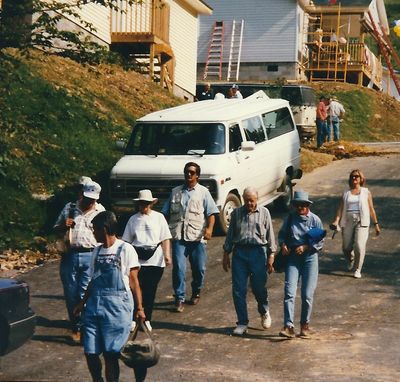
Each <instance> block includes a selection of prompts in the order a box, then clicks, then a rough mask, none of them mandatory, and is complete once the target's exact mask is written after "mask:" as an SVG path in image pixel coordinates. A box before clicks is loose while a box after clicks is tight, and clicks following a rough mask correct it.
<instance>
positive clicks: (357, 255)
mask: <svg viewBox="0 0 400 382" xmlns="http://www.w3.org/2000/svg"><path fill="white" fill-rule="evenodd" d="M368 233H369V227H361V226H360V215H359V214H354V213H351V212H347V213H346V225H345V226H344V227H343V228H342V249H343V253H344V256H345V257H346V259H347V260H348V261H349V262H350V261H352V260H353V259H354V268H355V270H357V271H359V272H361V268H362V266H363V263H364V258H365V250H366V246H367V240H368Z"/></svg>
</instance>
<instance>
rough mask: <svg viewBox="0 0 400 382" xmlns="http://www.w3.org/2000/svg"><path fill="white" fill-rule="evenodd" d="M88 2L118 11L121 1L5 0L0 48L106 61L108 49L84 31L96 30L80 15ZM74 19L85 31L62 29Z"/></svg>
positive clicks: (0, 18)
mask: <svg viewBox="0 0 400 382" xmlns="http://www.w3.org/2000/svg"><path fill="white" fill-rule="evenodd" d="M142 1H143V0H126V3H128V4H129V5H131V4H133V3H140V2H142ZM89 3H92V4H98V5H100V6H103V7H107V8H109V9H115V10H118V9H119V8H118V0H64V1H61V0H4V1H3V8H2V9H1V10H0V49H3V48H6V47H14V48H18V49H20V50H21V51H23V52H25V53H27V52H29V49H31V48H38V49H41V50H43V51H46V52H48V53H57V54H62V55H64V56H68V57H71V58H73V59H75V60H78V61H81V62H93V61H94V62H99V61H101V60H103V59H104V57H106V56H108V49H107V48H106V47H104V46H101V45H100V44H98V43H96V42H94V41H93V40H92V39H91V38H90V36H89V34H87V33H84V31H83V29H84V30H86V31H88V32H95V31H96V30H95V28H94V26H93V24H92V23H90V22H88V21H86V20H84V19H83V18H82V16H81V13H80V11H81V10H82V7H84V6H85V5H87V4H89ZM71 17H72V18H73V19H74V20H75V21H76V22H77V23H78V24H79V25H80V26H81V27H82V30H78V31H77V30H66V29H63V28H62V27H61V21H62V20H63V19H65V18H71Z"/></svg>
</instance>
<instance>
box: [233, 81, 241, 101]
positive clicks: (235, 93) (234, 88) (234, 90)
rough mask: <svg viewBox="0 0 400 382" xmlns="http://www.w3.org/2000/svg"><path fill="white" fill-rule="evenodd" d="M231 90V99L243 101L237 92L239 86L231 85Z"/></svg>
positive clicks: (238, 91)
mask: <svg viewBox="0 0 400 382" xmlns="http://www.w3.org/2000/svg"><path fill="white" fill-rule="evenodd" d="M231 89H232V97H231V98H237V99H243V96H242V93H241V92H240V90H239V85H236V84H233V85H232V88H231Z"/></svg>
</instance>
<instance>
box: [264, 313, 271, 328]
mask: <svg viewBox="0 0 400 382" xmlns="http://www.w3.org/2000/svg"><path fill="white" fill-rule="evenodd" d="M271 324H272V320H271V315H270V314H269V311H267V312H266V313H264V314H262V315H261V326H262V327H263V328H264V329H269V328H270V327H271Z"/></svg>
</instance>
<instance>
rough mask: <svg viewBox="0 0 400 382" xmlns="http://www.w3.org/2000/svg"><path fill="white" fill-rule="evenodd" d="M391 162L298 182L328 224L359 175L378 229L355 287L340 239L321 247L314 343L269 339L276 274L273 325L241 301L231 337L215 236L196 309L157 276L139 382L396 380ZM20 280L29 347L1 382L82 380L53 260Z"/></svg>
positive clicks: (397, 307)
mask: <svg viewBox="0 0 400 382" xmlns="http://www.w3.org/2000/svg"><path fill="white" fill-rule="evenodd" d="M398 163H399V156H398V155H394V156H393V155H392V156H389V155H388V156H386V157H369V158H354V159H350V160H342V161H336V162H334V163H332V164H331V165H329V166H327V167H323V168H319V169H317V170H315V171H314V172H312V173H311V174H308V175H306V176H305V177H304V179H302V180H301V182H300V183H299V185H298V186H297V187H298V188H300V187H301V188H304V189H306V190H307V191H309V192H310V194H311V198H312V199H313V200H314V201H315V204H314V208H313V210H314V211H315V212H317V213H318V214H319V215H320V216H321V218H322V220H323V222H324V224H325V226H328V224H329V222H330V221H331V219H332V217H333V215H334V211H335V209H336V206H337V203H338V195H339V193H340V192H341V191H342V190H343V189H344V188H345V185H346V180H345V178H346V176H347V174H348V173H349V171H350V170H351V169H353V168H361V169H363V170H364V172H365V173H366V176H367V179H368V180H367V182H368V187H369V188H370V189H371V190H372V193H373V196H374V199H375V204H376V209H377V213H378V217H379V220H380V222H381V226H382V228H383V232H382V234H381V236H380V237H379V238H375V237H372V236H371V238H370V240H369V245H368V254H367V258H366V261H365V266H364V269H363V278H362V279H360V280H356V279H354V278H353V277H352V275H351V274H350V273H348V272H346V271H345V263H344V260H343V259H342V256H341V253H340V238H339V237H337V238H335V239H334V240H332V239H331V238H329V239H328V240H327V243H326V246H325V250H324V254H323V256H322V257H321V262H320V277H319V284H318V289H317V293H316V300H315V307H314V308H315V309H314V314H313V318H312V327H313V328H314V330H316V334H315V336H314V337H313V339H310V340H305V339H300V338H297V339H294V340H285V339H281V338H280V337H279V336H278V335H277V334H278V331H279V329H280V328H281V326H282V316H283V308H282V288H283V275H282V274H274V275H272V276H271V277H270V279H269V282H268V284H269V288H270V301H271V314H272V319H273V324H272V328H271V329H270V330H266V331H263V330H261V327H260V323H259V317H258V314H257V311H256V307H255V303H254V300H253V298H252V296H251V295H249V312H250V320H251V321H250V325H251V330H250V331H249V334H248V336H247V337H246V338H237V337H233V336H231V335H230V333H231V330H232V328H233V326H234V324H235V319H236V318H235V313H234V309H233V304H232V299H231V291H230V289H231V281H230V275H229V274H226V273H225V272H223V271H222V267H221V254H222V253H221V246H222V243H223V240H224V238H223V237H216V238H214V239H213V240H212V241H211V242H210V244H209V255H210V258H209V265H208V273H207V285H206V288H205V290H204V293H203V295H202V300H201V302H200V304H199V305H198V306H196V307H190V306H187V307H186V309H185V311H184V312H183V313H181V314H178V313H173V312H172V308H173V300H172V292H171V286H170V285H171V284H170V279H171V270H170V269H169V270H167V271H166V273H165V275H164V278H163V280H162V283H161V286H160V288H159V293H158V299H157V300H158V303H157V307H156V310H155V314H154V321H153V327H154V329H155V330H154V332H155V337H156V339H157V341H158V343H159V344H160V347H161V350H162V359H161V361H160V363H159V364H158V365H157V366H156V367H154V368H152V369H150V370H149V377H148V380H149V381H213V382H214V381H274V382H275V381H278V382H279V381H332V382H333V381H335V382H336V381H344V382H346V381H352V382H353V381H375V382H379V381H382V382H388V381H399V380H400V371H399V365H400V352H399V349H400V347H399V344H398V341H399V340H398V336H399V333H400V318H399V317H400V304H399V296H400V287H399V281H400V262H399V261H398V259H397V257H398V256H399V233H400V232H399V229H400V226H399V221H400V197H399V186H400V173H399V171H398ZM271 212H272V216H273V222H274V226H275V228H276V229H278V228H279V226H280V224H281V222H282V218H283V214H281V213H279V212H277V211H275V210H274V209H273V208H271ZM24 278H25V279H26V280H27V281H28V282H29V283H30V285H31V287H32V298H31V302H32V306H33V307H34V309H35V310H36V312H37V314H38V316H39V320H38V326H37V330H36V334H35V336H34V337H33V339H32V340H31V341H29V342H28V343H27V344H25V345H24V346H23V347H22V348H20V349H18V350H16V351H15V352H13V353H11V354H9V355H7V356H5V357H3V358H2V359H1V361H0V362H1V363H0V381H89V380H90V378H89V374H88V371H87V368H86V364H85V361H84V358H83V354H82V348H81V347H80V346H73V345H71V344H70V343H69V342H68V338H67V330H66V321H65V319H66V312H65V307H64V301H63V297H62V292H61V285H60V282H59V278H58V262H53V263H48V264H46V265H45V266H43V267H41V268H38V269H35V270H33V271H31V272H29V273H28V274H26V275H24ZM298 305H299V303H297V308H299V306H298ZM297 310H298V309H297ZM296 314H297V315H296V317H297V319H298V317H299V315H298V311H297V313H296ZM132 380H133V376H132V371H131V370H130V369H128V368H126V367H125V366H121V381H122V382H125V381H132Z"/></svg>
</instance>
